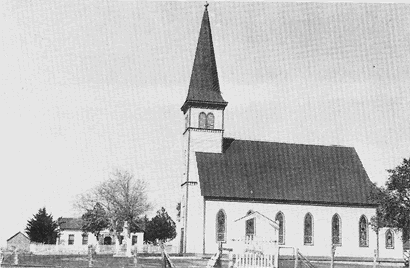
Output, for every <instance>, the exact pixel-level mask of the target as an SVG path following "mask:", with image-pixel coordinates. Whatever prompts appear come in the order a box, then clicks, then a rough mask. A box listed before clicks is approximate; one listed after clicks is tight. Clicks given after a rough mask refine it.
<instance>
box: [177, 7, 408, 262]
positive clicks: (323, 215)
mask: <svg viewBox="0 0 410 268" xmlns="http://www.w3.org/2000/svg"><path fill="white" fill-rule="evenodd" d="M227 105H228V102H227V101H226V100H225V99H224V98H223V96H222V94H221V91H220V85H219V81H218V72H217V65H216V59H215V53H214V47H213V41H212V34H211V26H210V21H209V16H208V9H207V5H206V7H205V11H204V14H203V18H202V23H201V28H200V33H199V39H198V43H197V48H196V54H195V60H194V64H193V69H192V74H191V80H190V83H189V89H188V94H187V97H186V100H185V102H184V103H183V105H182V107H181V110H182V112H183V114H184V117H185V128H184V131H183V137H184V146H185V148H184V157H185V161H184V163H185V167H184V170H185V171H184V174H183V181H182V184H181V187H182V200H181V201H182V202H181V204H182V205H181V227H180V230H178V231H179V233H180V239H181V240H180V250H181V252H182V253H198V254H205V253H216V252H217V250H218V245H219V243H221V242H222V243H223V245H224V247H229V245H230V244H231V243H232V241H235V240H238V239H241V238H243V237H248V238H251V239H252V238H253V237H271V238H272V237H275V239H276V240H275V243H277V244H278V245H280V246H283V248H286V247H297V248H298V249H299V250H300V251H301V252H302V253H303V254H304V255H306V256H317V257H323V256H326V257H328V256H330V249H331V247H332V245H334V246H335V247H336V257H337V256H340V257H343V256H344V257H354V258H372V257H373V254H374V250H375V249H376V248H377V245H379V254H380V258H402V254H403V252H402V250H403V247H402V241H401V234H400V233H399V232H397V231H395V230H393V229H388V228H385V229H382V230H380V232H379V235H378V237H377V235H376V233H375V232H374V231H373V230H372V228H371V226H370V219H371V217H372V216H373V215H375V211H376V207H377V205H376V204H375V203H374V202H372V201H371V200H370V199H369V197H370V194H371V191H372V190H373V189H374V188H373V184H372V182H371V181H370V179H369V177H368V175H367V173H366V171H365V169H364V167H363V165H362V163H361V161H360V159H359V156H358V154H357V152H356V150H355V149H354V148H352V147H343V146H323V145H305V144H291V143H278V142H265V141H252V140H239V139H233V138H226V137H224V121H225V118H224V111H225V109H226V107H227ZM273 234H275V235H273Z"/></svg>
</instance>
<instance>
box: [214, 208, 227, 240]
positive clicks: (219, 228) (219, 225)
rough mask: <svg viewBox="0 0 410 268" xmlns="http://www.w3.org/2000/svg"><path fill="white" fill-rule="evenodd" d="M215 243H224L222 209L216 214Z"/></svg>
mask: <svg viewBox="0 0 410 268" xmlns="http://www.w3.org/2000/svg"><path fill="white" fill-rule="evenodd" d="M216 241H217V242H226V214H225V211H223V209H221V210H219V211H218V213H217V214H216Z"/></svg>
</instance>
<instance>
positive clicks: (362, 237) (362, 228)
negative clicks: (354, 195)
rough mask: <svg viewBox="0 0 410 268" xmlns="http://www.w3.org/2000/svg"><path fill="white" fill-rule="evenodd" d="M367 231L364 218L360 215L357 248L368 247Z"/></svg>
mask: <svg viewBox="0 0 410 268" xmlns="http://www.w3.org/2000/svg"><path fill="white" fill-rule="evenodd" d="M368 238H369V230H368V225H367V219H366V216H364V215H362V216H361V217H360V220H359V246H360V247H368V246H369V239H368Z"/></svg>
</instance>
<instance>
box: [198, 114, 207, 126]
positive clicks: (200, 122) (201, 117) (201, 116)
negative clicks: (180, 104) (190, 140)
mask: <svg viewBox="0 0 410 268" xmlns="http://www.w3.org/2000/svg"><path fill="white" fill-rule="evenodd" d="M198 127H199V128H205V127H206V114H205V113H204V112H202V113H200V114H199V119H198Z"/></svg>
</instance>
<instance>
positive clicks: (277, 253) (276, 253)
mask: <svg viewBox="0 0 410 268" xmlns="http://www.w3.org/2000/svg"><path fill="white" fill-rule="evenodd" d="M279 249H280V247H279V245H278V246H277V247H276V252H275V259H274V264H273V266H274V267H275V268H278V267H279Z"/></svg>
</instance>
